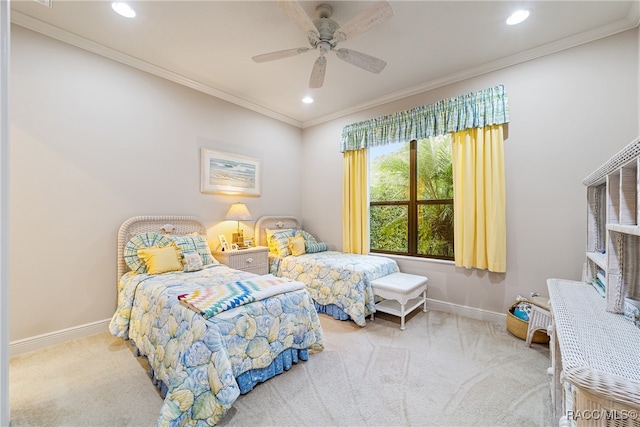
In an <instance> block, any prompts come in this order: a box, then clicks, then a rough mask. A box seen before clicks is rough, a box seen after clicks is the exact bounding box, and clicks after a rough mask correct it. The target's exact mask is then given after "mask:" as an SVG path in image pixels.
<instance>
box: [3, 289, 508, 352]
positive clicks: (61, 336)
mask: <svg viewBox="0 0 640 427" xmlns="http://www.w3.org/2000/svg"><path fill="white" fill-rule="evenodd" d="M427 309H433V310H437V311H444V312H445V313H452V314H457V315H459V316H464V317H470V318H472V319H476V320H484V321H486V322H493V323H502V324H504V323H505V322H506V314H504V313H496V312H493V311H488V310H482V309H479V308H473V307H467V306H464V305H459V304H452V303H449V302H444V301H438V300H433V299H429V298H427ZM110 321H111V319H105V320H99V321H97V322H93V323H87V324H84V325H80V326H74V327H73V328H67V329H61V330H59V331H54V332H49V333H47V334H42V335H37V336H35V337H29V338H25V339H21V340H17V341H12V342H10V343H9V356H15V355H17V354H22V353H26V352H28V351H34V350H39V349H41V348H44V347H49V346H51V345H54V344H60V343H63V342H65V341H70V340H75V339H78V338H84V337H88V336H90V335H95V334H99V333H101V332H105V331H107V330H108V329H109V322H110Z"/></svg>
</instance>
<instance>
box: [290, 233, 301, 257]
mask: <svg viewBox="0 0 640 427" xmlns="http://www.w3.org/2000/svg"><path fill="white" fill-rule="evenodd" d="M289 250H290V251H291V255H293V256H298V255H302V254H304V253H305V250H304V237H302V234H296V235H295V237H289Z"/></svg>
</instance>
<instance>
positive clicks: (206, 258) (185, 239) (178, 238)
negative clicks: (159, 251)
mask: <svg viewBox="0 0 640 427" xmlns="http://www.w3.org/2000/svg"><path fill="white" fill-rule="evenodd" d="M167 237H168V238H169V239H171V240H172V241H174V242H175V243H176V245H178V247H179V248H180V249H181V250H182V253H183V254H185V253H188V252H194V251H195V252H198V254H199V255H200V257H202V264H203V265H209V264H218V261H217V260H216V259H215V258H214V257H213V255H211V249H209V243H208V242H207V238H206V237H205V236H203V235H199V234H195V235H194V234H187V235H175V236H171V235H167Z"/></svg>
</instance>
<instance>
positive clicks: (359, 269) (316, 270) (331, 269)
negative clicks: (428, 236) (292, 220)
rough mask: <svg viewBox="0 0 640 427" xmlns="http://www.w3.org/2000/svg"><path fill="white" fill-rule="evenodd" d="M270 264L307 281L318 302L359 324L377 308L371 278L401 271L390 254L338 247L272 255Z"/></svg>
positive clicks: (282, 273) (277, 270) (276, 272)
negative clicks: (367, 252) (389, 256)
mask: <svg viewBox="0 0 640 427" xmlns="http://www.w3.org/2000/svg"><path fill="white" fill-rule="evenodd" d="M271 268H272V270H271V272H272V273H273V274H274V275H276V276H279V277H286V278H288V279H291V280H295V281H299V282H302V283H304V284H305V286H306V288H307V291H309V294H310V295H311V297H312V298H313V300H314V301H315V302H316V303H317V304H319V305H321V306H329V305H334V306H336V307H338V308H339V309H340V310H342V311H344V313H346V314H347V315H348V316H349V317H350V318H351V319H352V320H353V321H354V322H355V323H356V324H357V325H359V326H365V325H366V317H367V316H368V315H369V314H371V313H374V312H375V301H374V296H373V288H372V287H371V282H372V281H373V280H375V279H377V278H379V277H382V276H386V275H388V274H391V273H396V272H398V271H400V269H399V268H398V264H397V263H396V262H395V261H394V260H392V259H390V258H385V257H381V256H374V255H359V254H348V253H344V252H336V251H325V252H317V253H306V254H303V255H299V256H293V255H289V256H285V257H277V258H273V257H272V262H271Z"/></svg>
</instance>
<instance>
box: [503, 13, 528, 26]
mask: <svg viewBox="0 0 640 427" xmlns="http://www.w3.org/2000/svg"><path fill="white" fill-rule="evenodd" d="M528 17H529V11H528V10H516V11H515V12H513V13H512V14H511V16H509V17H508V18H507V25H516V24H519V23H521V22H522V21H524V20H525V19H527V18H528Z"/></svg>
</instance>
